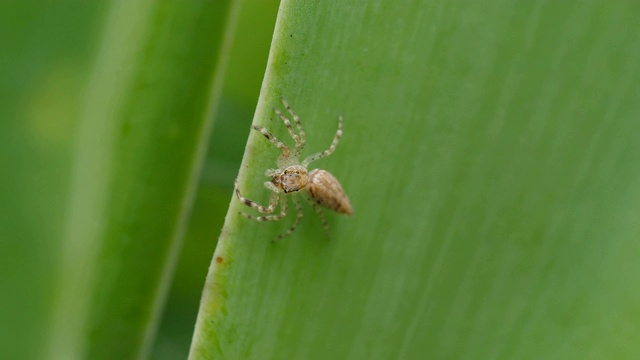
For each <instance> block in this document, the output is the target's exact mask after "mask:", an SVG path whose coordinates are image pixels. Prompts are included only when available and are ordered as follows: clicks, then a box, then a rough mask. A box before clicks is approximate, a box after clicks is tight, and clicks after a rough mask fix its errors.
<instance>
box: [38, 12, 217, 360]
mask: <svg viewBox="0 0 640 360" xmlns="http://www.w3.org/2000/svg"><path fill="white" fill-rule="evenodd" d="M227 5H228V4H227V2H215V3H214V2H210V1H191V2H188V3H183V2H180V1H173V0H162V1H135V2H128V1H119V2H113V3H111V9H110V13H109V15H108V17H107V20H106V29H105V33H104V38H103V39H102V40H101V46H100V51H99V53H98V55H97V60H96V64H95V68H94V70H93V74H92V77H91V81H90V83H89V85H88V89H87V95H86V100H85V103H84V109H83V112H82V114H81V116H80V125H79V130H78V137H79V138H78V145H77V149H76V159H75V164H74V172H73V178H72V191H71V195H70V205H69V206H70V214H69V218H68V220H67V224H66V233H65V243H64V254H63V258H62V260H61V262H60V264H61V265H60V266H61V268H62V269H61V272H60V274H59V283H58V284H57V286H58V287H57V289H56V290H57V293H56V296H57V298H56V303H55V309H54V314H53V317H54V318H53V323H52V325H51V334H50V338H49V349H48V356H49V357H50V358H55V359H75V358H87V359H100V358H108V359H114V358H117V359H131V358H144V357H145V356H146V354H148V353H149V351H150V345H151V341H152V339H153V337H154V334H155V330H156V327H157V324H158V318H159V313H160V309H161V307H162V305H163V303H164V299H165V296H166V293H167V291H168V287H169V283H170V280H171V274H172V272H173V268H174V263H175V261H176V259H177V254H178V252H179V249H180V245H181V238H182V235H183V233H184V227H185V221H186V219H187V215H188V213H189V209H190V205H191V202H192V198H193V193H194V191H195V185H196V181H197V178H198V170H199V166H198V165H199V164H200V163H201V162H202V159H203V157H204V150H205V146H206V139H207V137H208V135H209V131H208V130H209V128H210V125H211V120H210V119H211V116H206V115H207V111H208V109H209V108H210V107H211V104H210V102H211V100H212V98H211V92H212V91H211V89H212V80H213V75H214V69H215V67H216V64H217V63H219V56H220V54H219V53H218V51H219V46H220V44H221V39H222V32H221V31H222V25H223V20H224V18H223V17H224V15H225V14H226V11H225V10H226V8H227ZM220 64H223V62H220ZM217 90H218V93H219V86H218V89H217ZM216 94H217V93H215V90H214V97H215V95H216ZM207 119H209V120H207Z"/></svg>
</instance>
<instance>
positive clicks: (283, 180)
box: [235, 98, 353, 240]
mask: <svg viewBox="0 0 640 360" xmlns="http://www.w3.org/2000/svg"><path fill="white" fill-rule="evenodd" d="M281 99H282V103H283V104H284V106H285V107H286V108H287V111H288V112H289V113H290V114H291V116H292V117H293V120H294V122H295V123H296V127H297V128H298V133H297V134H296V132H295V131H294V129H293V127H292V126H291V121H290V120H289V119H288V118H287V117H286V116H284V115H283V114H282V113H281V112H280V111H279V110H278V109H276V108H274V109H273V111H275V113H276V114H277V115H278V116H279V117H280V119H282V122H283V123H284V125H285V126H286V127H287V130H288V131H289V134H290V135H291V137H292V138H293V140H294V141H295V147H294V149H293V151H292V150H291V149H289V147H288V146H286V145H285V144H284V143H283V142H282V141H280V140H278V139H276V137H275V136H273V135H272V134H271V133H270V132H269V131H268V130H267V129H265V128H263V127H261V126H256V125H252V126H251V128H252V129H253V130H255V131H258V132H260V133H261V134H262V135H263V136H264V137H265V138H267V140H269V141H270V142H271V143H272V144H273V145H275V146H276V147H278V148H279V149H280V150H281V151H282V154H281V155H280V157H279V158H278V161H277V164H278V168H277V169H269V170H267V171H266V173H265V175H266V176H268V177H271V181H267V182H265V183H264V185H265V187H266V188H267V189H269V190H271V191H273V194H272V195H271V200H270V201H269V205H268V206H262V205H259V204H257V203H255V202H253V201H251V200H249V199H247V198H245V197H242V195H241V194H240V189H239V188H238V181H237V180H236V183H235V192H236V195H237V197H238V199H239V200H240V201H241V202H242V203H244V204H245V205H247V206H250V207H252V208H254V209H256V210H257V211H259V212H261V213H263V214H271V213H273V211H274V210H275V209H276V207H277V206H278V202H279V201H280V195H281V194H290V193H296V192H299V191H305V192H306V193H307V194H308V198H309V199H310V200H311V201H312V206H313V208H314V209H315V210H316V212H317V213H318V215H319V216H320V219H321V220H322V224H323V226H324V229H325V231H327V232H328V231H329V225H328V224H327V221H326V220H325V218H324V214H323V213H322V209H320V206H323V207H326V208H328V209H331V210H334V211H336V212H338V213H341V214H349V215H350V214H352V213H353V209H352V207H351V203H350V202H349V198H347V195H346V194H345V192H344V190H343V189H342V186H341V185H340V183H339V182H338V180H337V179H336V178H335V177H334V176H333V175H331V173H329V172H328V171H326V170H321V169H315V170H312V171H311V172H309V171H308V170H307V166H308V165H309V163H311V162H312V161H315V160H318V159H321V158H323V157H325V156H329V155H331V153H333V151H334V150H335V149H336V146H337V145H338V141H339V140H340V137H342V115H340V116H339V117H338V131H336V135H335V137H334V138H333V142H332V143H331V146H330V147H329V149H327V150H325V151H322V152H319V153H316V154H313V155H311V156H309V157H307V158H306V159H304V161H302V162H301V163H300V162H299V161H298V157H299V156H300V153H301V152H302V149H303V148H304V145H305V140H306V138H305V136H306V135H305V132H304V130H302V124H301V123H300V118H298V115H296V114H295V113H294V112H293V110H291V107H290V106H289V104H288V103H287V102H286V100H285V99H284V98H281ZM292 199H293V203H294V205H295V207H296V210H297V213H298V215H297V217H296V221H295V222H294V224H293V225H292V226H291V227H290V228H289V229H288V230H287V231H286V232H285V233H283V234H281V235H280V236H278V237H277V238H276V239H274V240H278V239H281V238H283V237H285V236H287V235H289V234H291V233H292V232H293V231H294V230H295V229H296V227H297V226H298V224H299V223H300V221H301V220H302V208H301V207H300V203H299V201H298V199H297V198H296V197H293V198H292ZM280 208H281V211H280V214H278V215H265V216H252V215H249V214H246V213H243V212H240V214H242V215H243V216H245V217H247V218H249V219H253V220H256V221H274V220H280V219H282V218H284V217H285V216H286V215H287V200H286V198H285V199H284V200H283V201H282V204H281V206H280Z"/></svg>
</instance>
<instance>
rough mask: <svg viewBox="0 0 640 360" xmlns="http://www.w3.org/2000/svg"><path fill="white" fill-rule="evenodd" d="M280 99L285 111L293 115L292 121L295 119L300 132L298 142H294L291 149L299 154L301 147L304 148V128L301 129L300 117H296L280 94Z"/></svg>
mask: <svg viewBox="0 0 640 360" xmlns="http://www.w3.org/2000/svg"><path fill="white" fill-rule="evenodd" d="M280 100H282V104H283V105H284V107H286V108H287V111H288V112H289V114H291V116H292V117H293V121H295V123H296V127H297V128H298V132H299V133H300V144H299V145H298V143H296V148H295V150H294V151H293V152H294V153H295V154H296V155H300V153H301V152H302V149H303V148H304V144H305V141H306V135H305V133H304V130H302V123H300V118H299V117H298V115H297V114H296V113H294V112H293V110H292V109H291V106H290V105H289V103H288V102H287V100H285V99H284V96H281V97H280Z"/></svg>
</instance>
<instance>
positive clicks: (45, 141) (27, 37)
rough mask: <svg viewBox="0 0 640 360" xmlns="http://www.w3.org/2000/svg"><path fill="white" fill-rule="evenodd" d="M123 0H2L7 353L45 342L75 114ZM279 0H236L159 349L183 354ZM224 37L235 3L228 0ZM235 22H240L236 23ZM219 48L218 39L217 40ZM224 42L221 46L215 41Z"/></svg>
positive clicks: (32, 352) (22, 353) (2, 261)
mask: <svg viewBox="0 0 640 360" xmlns="http://www.w3.org/2000/svg"><path fill="white" fill-rule="evenodd" d="M114 3H115V2H108V1H75V0H66V1H57V2H49V1H26V2H23V1H3V2H1V3H0V46H1V52H0V114H1V115H0V164H1V165H2V168H1V175H0V194H1V195H0V196H1V201H0V209H1V210H0V349H1V350H0V358H1V359H8V358H23V359H31V358H36V357H38V356H39V355H41V353H42V351H43V348H44V347H45V346H46V339H44V337H45V336H46V323H47V321H49V318H50V312H51V310H52V305H51V301H52V298H53V291H54V282H55V278H54V277H55V274H56V273H55V266H56V265H57V261H58V260H59V258H60V252H61V251H62V250H61V244H62V236H63V234H64V231H65V229H64V226H65V216H66V215H67V212H68V206H69V194H70V186H71V184H70V181H71V177H72V163H73V161H74V155H75V154H74V150H75V148H76V138H75V136H76V134H77V130H78V129H77V122H78V117H79V112H80V111H82V109H81V106H82V101H83V100H84V99H83V96H84V95H85V94H84V91H85V90H86V87H87V84H88V82H89V80H90V79H89V76H90V75H91V69H92V67H93V66H94V64H95V62H96V61H97V59H96V57H97V53H98V51H99V48H100V46H101V43H100V42H101V40H102V37H103V35H104V31H105V22H106V17H107V16H108V14H109V11H110V7H111V6H112V5H113V4H114ZM278 3H279V2H278V1H276V0H268V1H264V0H258V1H245V2H243V3H242V4H240V3H238V4H237V5H236V6H237V7H238V8H237V10H236V11H237V21H238V23H237V25H238V26H239V29H240V30H239V31H237V32H236V33H235V38H236V39H238V40H239V41H237V42H234V46H233V47H232V48H230V49H227V51H229V62H228V64H229V66H228V69H227V70H228V71H227V73H226V74H225V76H224V83H223V88H222V92H221V96H220V103H219V107H218V109H219V110H218V112H217V113H216V114H214V115H215V117H216V118H217V122H216V124H215V129H214V131H213V136H212V138H211V141H210V142H209V155H208V156H207V159H206V162H205V164H204V167H203V169H202V174H201V175H202V176H201V181H200V182H199V185H198V190H197V196H196V199H195V202H194V207H193V210H192V217H191V218H190V220H189V225H188V231H187V234H186V237H185V241H184V244H183V250H182V253H181V256H180V260H179V262H178V264H177V267H176V271H175V275H174V280H173V283H172V285H171V290H170V294H169V296H168V300H167V303H166V308H165V310H164V311H163V316H162V320H161V323H160V327H159V331H158V334H157V340H156V341H155V343H154V348H153V350H152V356H151V358H154V359H177V358H186V356H187V353H188V349H189V343H190V341H191V336H192V333H193V327H194V324H195V319H196V315H197V310H198V303H199V301H200V295H201V292H202V286H203V283H204V278H205V275H206V272H207V268H208V266H209V262H210V261H211V256H212V254H213V249H214V248H215V245H216V244H215V239H216V238H217V236H218V234H219V232H220V228H221V227H222V221H223V219H224V215H225V213H226V210H227V208H228V203H229V199H230V195H231V190H232V184H233V179H234V177H235V174H236V173H237V168H238V166H239V163H240V159H241V157H242V152H243V150H244V143H245V139H246V136H247V133H248V126H249V124H250V122H251V117H252V115H253V111H254V108H255V102H256V99H257V97H258V93H259V91H260V83H261V81H262V77H263V74H264V67H265V65H266V59H267V55H268V51H269V44H270V41H271V35H272V33H273V25H274V22H275V17H276V12H277V6H278ZM220 9H221V12H220V13H219V16H218V17H217V19H213V20H215V21H217V22H218V23H219V24H218V26H217V27H218V29H219V31H220V33H219V34H218V35H215V36H220V37H221V38H222V36H223V31H224V30H225V26H228V16H229V12H230V11H231V9H230V6H229V3H227V2H221V3H220ZM232 25H233V24H232ZM213 45H216V44H212V46H213ZM214 50H216V49H214Z"/></svg>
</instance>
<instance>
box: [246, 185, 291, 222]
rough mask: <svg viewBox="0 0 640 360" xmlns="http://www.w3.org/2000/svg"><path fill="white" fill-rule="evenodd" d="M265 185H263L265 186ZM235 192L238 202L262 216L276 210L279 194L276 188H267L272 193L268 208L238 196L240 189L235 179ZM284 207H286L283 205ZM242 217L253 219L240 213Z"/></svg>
mask: <svg viewBox="0 0 640 360" xmlns="http://www.w3.org/2000/svg"><path fill="white" fill-rule="evenodd" d="M266 184H267V183H265V186H266ZM234 186H235V190H236V196H237V197H238V200H240V202H242V203H243V204H245V205H247V206H249V207H251V208H253V209H256V210H257V211H259V212H261V213H263V214H271V213H272V212H273V210H275V209H276V206H278V202H279V201H280V192H279V191H278V188H276V187H275V186H274V188H271V187H269V186H267V188H269V189H270V190H272V191H273V194H271V198H270V199H269V205H268V206H262V205H260V204H258V203H255V202H253V201H252V200H250V199H247V198H246V197H243V196H242V194H240V188H239V187H238V179H236V181H235V184H234ZM285 206H286V205H285ZM240 213H241V214H242V215H244V216H246V217H248V218H252V219H253V218H254V217H253V216H251V215H249V214H245V213H243V212H240ZM285 213H286V209H285Z"/></svg>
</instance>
